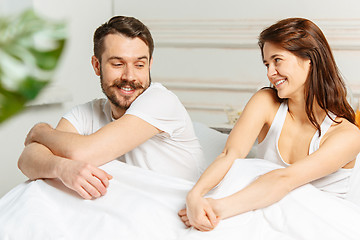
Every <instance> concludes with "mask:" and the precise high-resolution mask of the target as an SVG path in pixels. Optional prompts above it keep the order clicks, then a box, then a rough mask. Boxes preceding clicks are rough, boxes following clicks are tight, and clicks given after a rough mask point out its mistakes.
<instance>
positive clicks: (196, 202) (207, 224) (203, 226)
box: [178, 197, 219, 231]
mask: <svg viewBox="0 0 360 240" xmlns="http://www.w3.org/2000/svg"><path fill="white" fill-rule="evenodd" d="M209 200H210V199H205V198H202V197H197V198H196V199H195V198H192V199H190V200H189V199H188V201H187V204H186V205H187V207H186V209H182V210H180V211H179V213H178V214H179V216H180V218H181V220H182V221H183V223H184V224H185V225H186V226H187V227H194V228H196V229H197V230H199V231H211V230H213V229H214V228H215V227H216V226H217V224H218V223H219V218H218V217H216V214H215V213H214V211H213V209H212V206H211V205H210V202H209ZM211 200H213V199H211Z"/></svg>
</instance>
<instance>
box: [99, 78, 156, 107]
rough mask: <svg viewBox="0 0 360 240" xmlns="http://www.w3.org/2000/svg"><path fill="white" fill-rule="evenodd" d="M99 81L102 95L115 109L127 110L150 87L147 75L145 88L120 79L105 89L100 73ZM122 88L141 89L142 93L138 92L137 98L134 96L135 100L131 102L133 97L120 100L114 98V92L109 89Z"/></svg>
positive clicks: (123, 97)
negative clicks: (147, 82)
mask: <svg viewBox="0 0 360 240" xmlns="http://www.w3.org/2000/svg"><path fill="white" fill-rule="evenodd" d="M100 81H101V89H102V91H103V93H104V94H105V95H106V97H107V98H108V99H109V101H110V102H111V103H112V104H113V105H114V106H116V107H117V108H119V109H123V110H127V109H128V108H129V107H130V105H131V103H132V102H133V101H134V100H135V99H136V98H137V97H138V96H140V95H141V94H142V93H143V92H144V91H145V90H146V89H147V88H148V87H149V86H150V84H151V76H150V73H149V84H148V85H147V86H145V87H144V86H142V85H141V84H140V83H134V82H132V81H127V80H120V79H117V80H116V81H115V82H114V84H113V85H111V86H107V87H105V84H104V82H103V75H102V72H100ZM124 86H130V87H131V88H133V89H134V90H139V89H140V90H141V89H142V91H140V92H139V94H138V95H137V96H135V98H134V99H133V100H131V98H133V96H122V99H119V98H118V97H117V96H116V94H115V92H114V91H112V90H111V89H112V88H119V89H120V88H121V87H124Z"/></svg>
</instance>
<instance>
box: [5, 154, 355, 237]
mask: <svg viewBox="0 0 360 240" xmlns="http://www.w3.org/2000/svg"><path fill="white" fill-rule="evenodd" d="M276 167H277V166H275V165H274V164H271V163H269V162H268V161H265V160H260V159H238V160H236V161H235V163H234V165H233V167H232V168H231V169H230V171H229V172H228V174H227V175H226V177H225V178H224V180H223V181H222V182H221V183H220V184H219V186H218V187H217V188H216V189H215V190H214V191H212V192H211V193H210V194H209V196H210V197H213V198H219V197H222V196H226V195H229V194H231V193H233V192H235V191H237V190H239V189H241V188H243V187H244V186H246V185H247V184H248V183H250V182H251V181H252V180H254V179H255V178H256V177H257V176H259V175H260V174H264V173H265V172H267V171H270V170H272V169H274V168H276ZM102 168H103V169H104V170H106V171H107V172H109V173H110V174H111V175H113V177H114V178H113V179H112V180H111V181H110V186H109V188H108V193H107V194H106V195H105V196H104V197H101V198H99V199H97V200H83V199H81V198H80V197H78V196H77V195H76V194H75V193H73V192H71V191H70V190H67V189H66V188H65V187H64V186H63V185H62V184H61V183H60V182H57V181H54V180H46V181H43V180H37V181H32V182H30V181H29V182H26V183H23V184H21V185H19V186H17V187H16V188H14V189H13V190H12V191H10V192H9V193H8V194H7V195H5V196H4V197H3V198H2V199H1V200H0V239H1V240H7V239H19V240H31V239H36V240H43V239H76V240H81V239H107V240H110V239H126V240H133V239H139V240H140V239H141V240H146V239H154V240H161V239H164V240H165V239H166V240H172V239H206V240H213V239H227V240H231V239H246V240H251V239H256V240H257V239H266V240H271V239H276V240H281V239H296V240H299V239H311V240H322V239H327V240H331V239H334V240H335V239H336V240H345V239H354V240H359V239H360V208H359V207H358V206H357V205H355V204H353V203H351V202H348V201H346V200H343V199H340V198H337V197H334V196H332V195H329V194H327V193H324V192H321V191H319V190H318V189H316V188H315V187H313V186H312V185H310V184H308V185H305V186H303V187H300V188H298V189H296V190H294V191H293V192H291V193H290V194H289V195H288V196H287V197H285V198H284V199H282V200H281V201H280V202H278V203H275V204H273V205H272V206H270V207H267V208H265V209H261V210H256V211H251V212H248V213H245V214H241V215H238V216H236V217H232V218H229V219H226V220H222V221H221V222H220V224H219V225H218V227H217V228H216V229H215V230H213V231H211V232H199V231H197V230H195V229H186V228H185V227H184V225H183V223H182V222H181V221H180V219H179V217H178V216H177V212H178V211H179V210H180V209H181V208H183V207H184V203H185V196H186V194H187V192H188V191H189V190H190V188H191V187H192V186H193V183H192V182H189V181H186V180H183V179H178V178H173V177H170V176H165V175H160V174H157V173H155V172H152V171H149V170H144V169H140V168H137V167H134V166H130V165H126V164H124V163H121V162H118V161H113V162H110V163H108V164H106V165H104V166H103V167H102Z"/></svg>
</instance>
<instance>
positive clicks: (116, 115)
mask: <svg viewBox="0 0 360 240" xmlns="http://www.w3.org/2000/svg"><path fill="white" fill-rule="evenodd" d="M125 112H126V110H125V109H119V108H116V107H115V106H113V105H112V104H111V114H112V117H113V118H114V119H119V118H121V117H122V116H124V114H125Z"/></svg>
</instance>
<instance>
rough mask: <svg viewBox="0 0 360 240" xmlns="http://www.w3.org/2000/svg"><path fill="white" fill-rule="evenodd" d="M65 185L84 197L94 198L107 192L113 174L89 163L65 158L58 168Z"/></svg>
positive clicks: (59, 176)
mask: <svg viewBox="0 0 360 240" xmlns="http://www.w3.org/2000/svg"><path fill="white" fill-rule="evenodd" d="M57 172H58V178H59V179H60V180H61V181H62V182H63V183H64V185H65V186H66V187H68V188H70V189H72V190H74V191H75V192H77V193H78V194H79V195H80V196H81V197H82V198H84V199H94V198H98V197H101V196H103V195H105V194H106V188H107V187H108V186H109V180H111V179H112V176H111V175H109V174H108V173H106V172H105V171H104V170H102V169H100V168H97V167H94V166H92V165H90V164H88V163H84V162H81V161H76V160H69V159H65V160H64V161H62V163H61V165H60V166H58V169H57Z"/></svg>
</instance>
